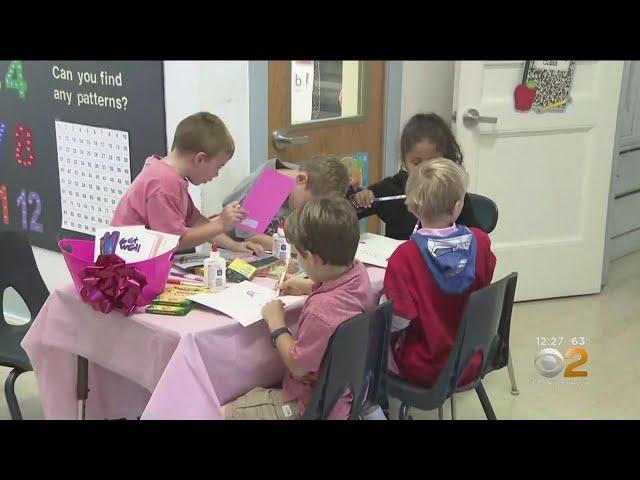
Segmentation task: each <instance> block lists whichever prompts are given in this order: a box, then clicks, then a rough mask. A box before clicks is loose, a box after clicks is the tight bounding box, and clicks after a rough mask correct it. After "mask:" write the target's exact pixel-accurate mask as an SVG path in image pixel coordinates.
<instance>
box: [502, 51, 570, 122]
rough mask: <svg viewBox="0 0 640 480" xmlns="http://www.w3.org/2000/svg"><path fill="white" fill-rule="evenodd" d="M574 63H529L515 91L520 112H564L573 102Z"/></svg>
mask: <svg viewBox="0 0 640 480" xmlns="http://www.w3.org/2000/svg"><path fill="white" fill-rule="evenodd" d="M575 63H576V62H575V61H574V60H527V61H526V62H525V65H524V70H523V74H522V83H521V84H520V85H518V86H517V87H516V90H515V92H514V97H515V107H516V110H518V111H520V112H528V111H530V110H533V111H535V112H538V113H544V112H564V111H565V110H566V108H567V105H568V104H569V103H570V102H571V98H570V95H569V93H570V90H571V84H572V81H573V75H574V71H575Z"/></svg>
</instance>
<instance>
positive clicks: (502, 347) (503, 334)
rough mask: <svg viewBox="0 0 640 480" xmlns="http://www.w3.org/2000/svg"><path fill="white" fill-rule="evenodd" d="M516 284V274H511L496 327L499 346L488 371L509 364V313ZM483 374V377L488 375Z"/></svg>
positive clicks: (511, 309)
mask: <svg viewBox="0 0 640 480" xmlns="http://www.w3.org/2000/svg"><path fill="white" fill-rule="evenodd" d="M517 284H518V274H517V273H512V274H511V275H509V276H508V277H507V288H506V289H505V292H504V303H503V304H502V315H501V316H500V324H499V325H498V337H499V344H498V348H497V350H496V352H495V355H494V358H493V360H492V362H491V365H490V366H489V368H490V370H489V371H493V370H499V369H501V368H504V367H506V366H507V363H509V335H510V333H511V313H512V312H513V300H514V298H515V296H516V286H517ZM489 371H485V372H483V375H486V374H487V373H489Z"/></svg>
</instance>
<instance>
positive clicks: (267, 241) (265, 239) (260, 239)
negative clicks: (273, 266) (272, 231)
mask: <svg viewBox="0 0 640 480" xmlns="http://www.w3.org/2000/svg"><path fill="white" fill-rule="evenodd" d="M246 241H248V242H252V243H256V244H258V245H260V246H261V247H262V248H263V249H264V250H271V248H272V247H273V238H272V237H270V236H269V235H265V234H264V233H261V234H260V235H254V236H253V237H249V238H247V239H246ZM272 253H273V252H272Z"/></svg>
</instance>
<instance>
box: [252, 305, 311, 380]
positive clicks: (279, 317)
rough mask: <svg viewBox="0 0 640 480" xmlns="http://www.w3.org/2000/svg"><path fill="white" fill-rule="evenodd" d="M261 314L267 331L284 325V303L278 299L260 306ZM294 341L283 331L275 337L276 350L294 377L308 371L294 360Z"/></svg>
mask: <svg viewBox="0 0 640 480" xmlns="http://www.w3.org/2000/svg"><path fill="white" fill-rule="evenodd" d="M262 316H263V318H264V321H265V322H267V325H268V326H269V332H273V331H275V330H277V329H278V328H282V327H285V326H286V325H285V323H284V304H283V303H282V301H280V300H272V301H271V302H269V303H267V304H266V305H265V306H264V307H262ZM295 343H296V342H295V341H294V340H293V337H291V335H289V334H287V333H283V334H281V335H279V336H278V338H276V350H278V354H279V355H280V358H281V359H282V362H283V363H284V364H285V366H286V367H287V369H288V370H289V371H290V372H291V374H292V375H293V376H294V377H304V376H305V375H306V374H307V373H309V371H308V370H306V369H305V368H303V367H302V366H301V365H300V364H299V363H298V362H296V360H294V359H293V356H292V354H291V352H292V349H293V346H294V344H295Z"/></svg>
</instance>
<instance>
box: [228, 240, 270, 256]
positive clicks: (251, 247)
mask: <svg viewBox="0 0 640 480" xmlns="http://www.w3.org/2000/svg"><path fill="white" fill-rule="evenodd" d="M231 251H232V252H247V253H252V254H253V255H255V256H257V257H259V256H260V255H262V254H263V253H264V248H262V245H260V244H259V243H255V242H251V241H249V240H245V241H244V242H235V243H234V244H233V247H232V248H231Z"/></svg>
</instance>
